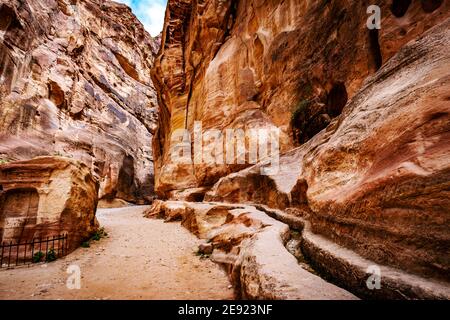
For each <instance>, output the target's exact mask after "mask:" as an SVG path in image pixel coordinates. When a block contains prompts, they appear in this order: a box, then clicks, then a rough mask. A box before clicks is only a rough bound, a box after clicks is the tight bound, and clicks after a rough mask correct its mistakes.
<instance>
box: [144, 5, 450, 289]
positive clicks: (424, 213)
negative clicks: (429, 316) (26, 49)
mask: <svg viewBox="0 0 450 320" xmlns="http://www.w3.org/2000/svg"><path fill="white" fill-rule="evenodd" d="M372 4H377V5H379V7H380V8H381V29H379V30H377V29H374V30H370V29H368V28H367V26H366V22H367V19H368V17H369V16H370V15H371V14H370V13H369V14H368V13H367V8H368V7H369V6H370V5H372ZM449 18H450V2H449V1H373V2H369V1H282V2H280V1H257V0H254V1H226V2H224V1H213V0H211V1H176V0H173V1H169V3H168V8H167V11H166V21H165V26H164V31H163V35H162V43H161V49H160V52H159V55H158V57H157V59H156V60H155V65H154V68H153V70H152V78H153V79H154V83H155V86H156V88H157V91H158V99H159V105H160V118H159V125H158V129H157V132H156V136H157V137H158V139H155V140H154V146H153V149H154V156H155V174H156V181H155V187H156V191H157V192H158V194H159V195H160V196H161V197H166V198H171V199H177V200H189V201H199V200H202V199H203V198H202V194H203V193H205V192H206V195H205V197H204V199H203V200H204V201H220V202H229V203H233V204H236V203H249V204H250V203H260V204H265V205H268V206H269V207H272V208H278V209H282V210H283V211H284V212H286V214H288V215H291V216H293V217H301V218H302V219H305V220H307V221H308V223H310V224H311V228H310V230H311V231H312V232H313V233H314V234H315V235H311V237H315V236H316V235H320V236H324V237H326V238H327V239H328V240H332V242H333V243H336V244H338V245H340V246H342V247H343V248H347V249H350V250H351V251H352V252H353V253H356V254H357V255H358V257H359V258H358V259H362V260H364V259H369V260H370V261H371V262H373V263H377V264H380V265H387V266H390V267H393V268H395V270H401V271H400V272H405V273H406V274H407V276H406V277H407V278H408V279H413V278H411V277H410V276H409V275H410V274H415V275H419V276H420V277H425V278H426V279H430V278H434V279H439V281H442V280H444V282H443V283H444V284H445V285H444V286H447V288H448V281H449V278H448V274H449V272H448V271H449V268H450V261H449V259H448V252H447V251H448V250H447V248H448V247H449V243H450V233H449V229H448V226H449V217H450V203H449V202H448V199H449V194H448V188H449V186H448V182H449V181H450V176H449V168H450V161H449V159H450V149H449V147H450V145H449V143H448V141H449V139H448V138H449V137H448V132H449V126H448V124H449V123H450V118H449V115H450V111H449V97H448V92H449V91H448V88H449V85H450V83H449V79H450V78H449V76H450V73H449V70H450V69H449V67H450V60H449V59H450V52H449V49H448V48H449V47H450V43H449V40H448V39H450V37H449V30H450V26H449V23H450V20H449ZM195 121H201V123H202V126H203V129H211V128H214V129H219V130H224V129H227V128H243V129H249V128H271V127H278V128H280V129H281V134H280V148H281V151H282V155H281V158H280V171H279V172H278V173H276V174H273V175H261V171H260V168H261V167H262V165H256V166H250V164H248V163H247V164H242V165H232V164H231V165H208V164H204V163H203V164H176V163H174V162H172V161H171V153H172V151H173V146H171V134H172V133H174V132H176V130H177V129H180V128H187V129H189V130H190V131H191V132H193V131H194V130H193V129H194V122H195ZM193 195H194V196H193ZM327 246H328V247H329V245H327ZM313 247H314V245H311V244H309V243H308V241H307V240H306V239H305V241H304V243H303V247H302V248H303V250H304V251H305V254H306V255H307V257H308V258H309V259H311V261H312V262H313V263H314V264H315V265H316V266H317V268H318V269H321V270H322V271H323V272H324V273H328V274H329V275H330V276H331V277H332V278H335V279H337V278H340V277H341V280H345V281H347V282H349V281H350V279H351V278H352V274H351V272H349V271H348V270H351V268H350V267H349V265H348V263H350V264H351V263H352V262H354V261H350V262H348V263H347V264H346V263H343V264H342V266H343V267H342V268H341V269H340V271H336V270H337V269H338V268H337V267H336V265H337V264H336V260H333V259H331V258H329V257H327V256H326V255H323V254H321V252H323V250H325V251H326V250H328V249H326V248H325V249H324V248H322V249H323V250H322V251H321V249H320V248H316V249H311V248H313ZM339 250H340V251H343V250H341V249H339ZM328 251H329V250H328ZM364 261H367V260H364ZM345 274H347V275H348V277H347V278H346V279H342V277H344V276H343V275H345ZM394 278H395V277H394ZM414 279H415V278H414ZM421 281H422V280H417V279H416V280H413V281H412V282H416V283H418V282H421ZM350 282H351V281H350ZM394 282H395V281H394ZM423 283H426V281H425V280H424V282H423ZM445 290H447V289H445ZM447 292H448V290H447Z"/></svg>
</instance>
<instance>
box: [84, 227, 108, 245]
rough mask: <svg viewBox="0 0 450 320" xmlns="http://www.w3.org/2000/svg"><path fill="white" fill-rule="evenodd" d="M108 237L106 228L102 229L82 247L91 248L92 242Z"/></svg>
mask: <svg viewBox="0 0 450 320" xmlns="http://www.w3.org/2000/svg"><path fill="white" fill-rule="evenodd" d="M107 236H108V233H107V232H106V231H105V228H103V227H102V228H100V229H98V230H97V231H95V232H94V233H93V234H92V236H91V237H90V238H89V240H86V241H84V242H83V243H82V244H81V247H83V248H89V247H90V246H91V241H99V240H100V239H101V238H105V237H107Z"/></svg>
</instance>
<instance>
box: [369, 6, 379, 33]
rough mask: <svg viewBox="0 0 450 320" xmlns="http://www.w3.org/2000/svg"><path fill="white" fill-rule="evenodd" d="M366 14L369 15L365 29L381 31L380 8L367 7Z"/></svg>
mask: <svg viewBox="0 0 450 320" xmlns="http://www.w3.org/2000/svg"><path fill="white" fill-rule="evenodd" d="M367 14H370V16H369V18H367V22H366V25H367V28H368V29H369V30H374V29H378V30H380V29H381V8H380V7H379V6H377V5H371V6H368V7H367Z"/></svg>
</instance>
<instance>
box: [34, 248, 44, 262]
mask: <svg viewBox="0 0 450 320" xmlns="http://www.w3.org/2000/svg"><path fill="white" fill-rule="evenodd" d="M44 256H45V255H44V253H43V252H42V251H38V252H36V253H35V254H34V255H33V258H32V259H33V263H38V262H41V260H42V258H43V257H44Z"/></svg>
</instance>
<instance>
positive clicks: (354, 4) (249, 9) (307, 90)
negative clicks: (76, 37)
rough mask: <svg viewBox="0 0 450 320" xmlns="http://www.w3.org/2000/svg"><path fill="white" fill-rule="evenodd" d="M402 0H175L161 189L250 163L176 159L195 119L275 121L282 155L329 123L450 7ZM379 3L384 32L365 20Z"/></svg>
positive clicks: (166, 56)
mask: <svg viewBox="0 0 450 320" xmlns="http://www.w3.org/2000/svg"><path fill="white" fill-rule="evenodd" d="M403 2H404V1H382V0H380V1H372V2H370V3H369V2H366V1H297V0H290V1H256V0H248V1H212V0H211V1H203V2H197V1H190V0H187V1H178V0H170V1H168V7H167V12H166V21H165V26H164V31H163V35H162V45H161V51H160V53H159V56H158V58H157V59H156V61H155V67H154V69H153V75H152V76H153V79H154V83H155V86H156V87H157V89H158V92H159V102H160V107H161V112H160V121H159V129H158V132H157V134H156V136H157V137H158V139H155V140H154V155H155V170H156V172H157V174H156V176H157V177H156V189H157V191H158V192H159V194H160V195H161V196H165V197H170V194H169V193H170V192H171V191H172V190H180V189H187V188H196V187H202V186H211V185H213V184H214V183H215V182H216V181H217V180H218V179H220V178H221V177H223V176H225V175H227V174H229V173H231V172H235V171H239V170H241V169H243V168H242V165H241V166H239V165H213V166H212V165H206V164H198V165H176V164H173V163H172V162H171V160H170V151H171V149H170V140H171V134H172V133H173V132H174V131H175V130H177V129H179V128H188V129H189V130H191V132H192V131H193V126H194V121H201V122H202V125H203V128H204V129H208V128H215V129H219V130H223V129H226V128H243V129H249V128H268V127H271V126H276V127H278V128H280V129H281V137H280V144H281V149H282V150H283V151H287V150H290V149H292V148H293V147H294V146H295V145H297V144H299V143H304V142H306V141H308V140H309V139H311V138H312V137H313V136H314V135H315V134H317V133H318V132H320V131H321V130H322V129H324V128H325V127H326V126H327V125H328V124H329V123H330V122H331V120H332V119H333V118H335V117H337V116H339V114H340V113H341V112H342V110H343V108H344V106H345V105H346V103H347V100H348V99H351V98H352V97H354V95H355V93H356V92H357V91H358V90H359V88H360V87H361V85H362V83H363V81H364V80H365V79H366V77H367V76H369V75H371V74H373V73H374V72H376V71H377V70H378V69H379V68H380V67H381V66H382V65H383V64H385V63H386V62H387V61H389V59H390V58H392V57H393V56H394V55H395V54H396V53H397V52H398V50H399V49H400V48H401V47H403V46H404V45H405V44H406V43H408V42H409V41H411V40H414V39H417V38H418V37H420V35H421V34H423V32H425V31H426V30H428V29H429V28H431V27H433V26H434V25H436V24H439V23H440V22H442V21H444V20H445V19H446V18H447V17H448V12H450V7H449V6H450V4H449V2H448V1H438V2H434V5H430V4H427V5H425V4H424V3H426V2H427V1H412V2H411V3H410V4H409V5H407V6H406V7H403V6H402V5H401V3H403ZM399 3H400V4H399ZM372 4H376V5H379V6H380V8H381V12H382V21H381V25H382V28H381V29H380V30H376V29H375V30H369V29H368V28H367V26H366V22H367V19H368V18H369V16H370V15H369V14H367V8H368V6H369V5H372ZM282 201H284V200H282Z"/></svg>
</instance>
